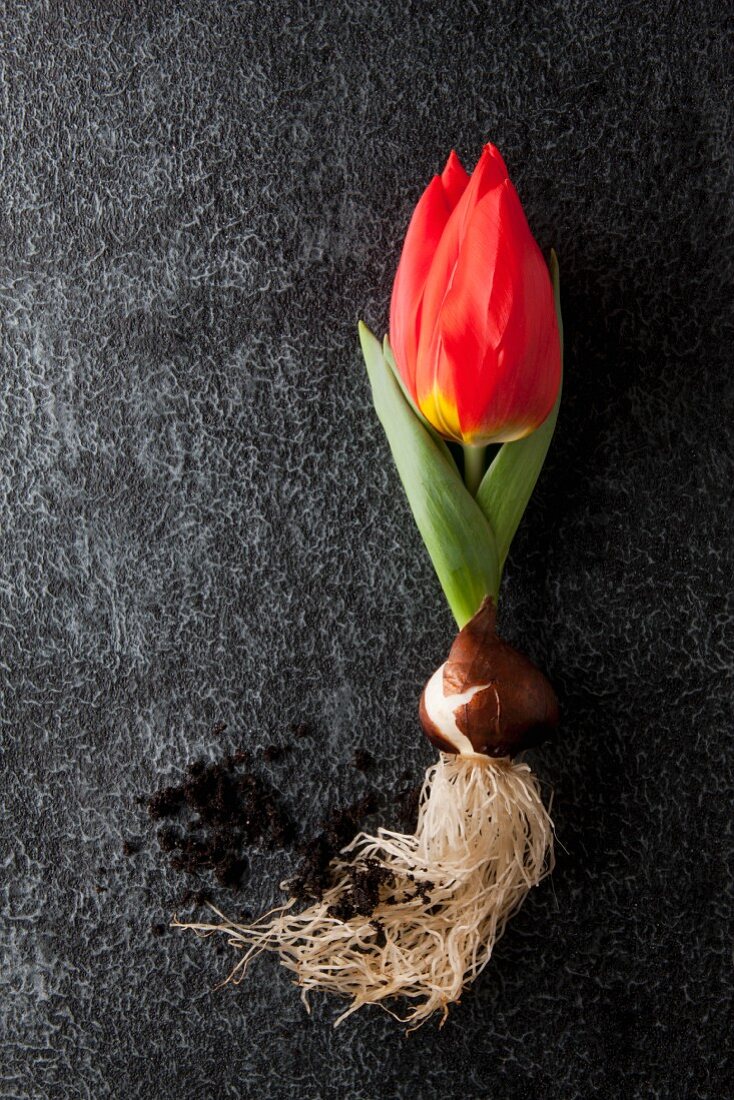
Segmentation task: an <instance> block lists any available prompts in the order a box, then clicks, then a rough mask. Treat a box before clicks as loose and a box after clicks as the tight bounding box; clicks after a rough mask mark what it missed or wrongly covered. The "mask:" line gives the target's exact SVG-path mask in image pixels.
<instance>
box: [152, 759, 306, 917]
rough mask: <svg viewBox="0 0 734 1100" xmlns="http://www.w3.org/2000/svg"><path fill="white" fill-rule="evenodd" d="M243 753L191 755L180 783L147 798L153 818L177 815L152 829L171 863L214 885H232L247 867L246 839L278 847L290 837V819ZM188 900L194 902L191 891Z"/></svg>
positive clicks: (239, 879) (185, 872)
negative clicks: (212, 757) (207, 757)
mask: <svg viewBox="0 0 734 1100" xmlns="http://www.w3.org/2000/svg"><path fill="white" fill-rule="evenodd" d="M248 762H249V757H248V754H247V753H245V752H241V751H240V752H235V753H232V754H231V755H230V756H227V757H225V759H224V761H222V762H219V763H207V762H206V761H204V760H195V761H194V762H193V763H191V764H189V765H188V767H187V768H186V774H185V778H184V780H183V782H182V783H181V784H179V785H178V786H167V787H163V788H161V789H160V790H159V791H156V792H155V794H153V795H151V796H150V798H149V799H148V803H147V805H148V813H149V814H150V816H151V817H152V818H153V820H154V821H159V820H161V819H163V818H173V817H175V818H176V819H177V822H176V824H173V823H172V824H169V825H164V826H163V827H162V828H161V829H159V830H158V844H159V846H160V849H161V851H162V852H165V853H166V855H168V857H169V859H170V864H171V867H172V868H173V869H174V870H176V871H181V872H183V873H184V874H187V875H198V874H200V873H201V872H204V871H211V872H213V874H214V878H215V879H216V881H217V882H218V883H219V885H220V886H225V887H229V888H235V887H237V886H239V885H240V883H241V882H242V880H243V878H244V877H245V875H246V873H247V872H248V870H249V861H248V859H247V856H246V855H245V849H246V848H247V847H248V846H249V845H252V844H265V845H268V846H269V847H283V846H284V845H286V844H287V843H289V841H290V840H291V839H292V837H293V828H292V825H291V822H290V820H289V819H288V817H287V815H286V814H285V812H284V810H283V808H282V807H281V804H280V801H279V799H278V797H277V795H276V793H275V791H274V790H273V788H272V787H271V786H270V784H269V783H268V782H267V780H265V779H264V778H263V777H262V776H260V775H258V774H256V773H255V772H253V771H251V770H249V768H248V767H247V765H248ZM191 900H195V901H198V899H197V898H196V897H195V896H194V895H192V898H191Z"/></svg>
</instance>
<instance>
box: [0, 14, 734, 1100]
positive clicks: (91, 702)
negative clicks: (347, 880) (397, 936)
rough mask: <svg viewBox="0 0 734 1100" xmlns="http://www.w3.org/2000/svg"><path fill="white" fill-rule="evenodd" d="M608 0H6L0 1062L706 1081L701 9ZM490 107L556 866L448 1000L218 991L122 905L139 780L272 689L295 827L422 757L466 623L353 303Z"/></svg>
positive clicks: (727, 646) (718, 943)
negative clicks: (513, 239)
mask: <svg viewBox="0 0 734 1100" xmlns="http://www.w3.org/2000/svg"><path fill="white" fill-rule="evenodd" d="M603 9H604V6H603V5H590V4H586V3H581V2H577V0H571V2H566V0H563V2H561V0H559V2H558V3H555V4H554V3H551V2H547V0H546V2H544V3H537V4H536V3H527V4H522V3H509V4H499V3H497V4H492V5H484V4H482V3H476V4H471V3H467V4H460V3H456V4H447V5H428V4H402V3H379V2H378V3H375V2H374V0H370V2H369V3H368V2H356V0H353V2H349V3H348V2H345V0H341V2H337V3H335V4H333V5H322V4H319V3H314V2H312V3H306V2H302V3H291V4H288V5H282V4H278V3H276V4H267V5H265V4H253V3H230V4H225V5H218V4H216V5H215V4H207V3H201V4H197V3H191V4H180V5H168V4H162V3H148V4H146V5H144V6H142V7H134V6H132V5H130V4H115V5H105V4H91V3H88V4H81V5H80V4H68V5H65V4H64V5H61V4H57V3H44V2H38V0H24V2H18V3H8V4H5V3H3V4H0V15H1V16H2V18H0V36H1V45H2V50H1V53H0V101H1V102H2V131H1V132H0V177H1V178H2V187H1V188H0V212H1V214H2V216H1V218H0V237H1V240H2V246H1V248H0V320H1V324H2V387H1V390H0V436H1V438H2V444H1V447H0V506H1V512H0V537H1V539H2V556H1V557H0V621H1V622H2V644H1V651H0V676H1V677H2V693H3V695H2V708H1V710H0V720H1V721H2V767H3V780H2V782H3V803H4V811H3V817H2V855H1V861H2V862H1V865H2V868H3V871H2V880H1V886H2V912H3V915H2V950H3V961H2V969H1V972H0V984H1V985H2V1002H1V1004H2V1030H1V1034H2V1043H3V1052H2V1057H0V1065H1V1067H2V1068H1V1070H0V1073H1V1074H2V1081H3V1085H2V1096H3V1097H13V1098H18V1100H20V1098H30V1097H33V1098H34V1100H35V1098H41V1097H44V1098H45V1097H52V1098H54V1100H60V1098H64V1100H65V1098H67V1097H68V1098H72V1097H74V1098H94V1100H97V1098H100V1097H120V1098H127V1097H141V1098H156V1100H165V1098H168V1097H171V1098H173V1097H186V1098H189V1097H190V1098H199V1097H202V1098H204V1097H248V1098H249V1097H252V1098H261V1097H264V1098H280V1097H283V1098H291V1097H292V1098H294V1100H295V1098H299V1100H315V1098H319V1100H332V1098H339V1100H341V1098H343V1097H348V1098H350V1100H381V1098H383V1097H384V1098H393V1097H396V1098H397V1097H456V1098H459V1097H460V1098H462V1100H467V1098H474V1100H479V1098H487V1100H489V1098H490V1097H491V1098H498V1097H501V1098H515V1097H518V1098H519V1097H528V1098H533V1100H536V1098H537V1100H542V1098H544V1097H554V1098H562V1100H571V1098H574V1097H580V1098H581V1097H583V1098H586V1097H589V1096H592V1095H594V1096H602V1097H604V1096H609V1097H661V1098H663V1097H664V1098H666V1100H670V1098H678V1097H681V1098H683V1097H685V1098H693V1097H706V1098H718V1097H721V1096H724V1095H726V1085H725V1072H726V1058H727V1036H728V1030H727V1027H726V1018H727V1007H728V1004H729V1001H728V994H729V993H730V991H731V951H730V943H729V938H728V935H727V914H728V902H727V893H728V892H730V887H731V875H730V874H729V873H728V872H727V868H726V860H727V856H728V855H730V854H731V817H730V813H731V811H730V800H731V786H730V778H731V773H730V771H729V770H728V769H729V765H730V759H727V752H730V751H731V741H730V740H729V739H728V738H729V735H730V731H731V709H730V701H731V693H732V681H731V673H732V654H731V637H732V636H731V622H732V609H731V602H730V598H729V587H730V582H731V576H732V557H731V541H730V533H729V530H728V521H729V505H728V503H727V501H726V497H727V493H728V492H729V491H730V489H731V481H732V455H731V450H730V449H729V444H730V441H729V439H728V438H727V435H728V433H729V430H730V424H731V413H732V386H731V380H730V379H731V375H730V369H729V362H728V360H729V351H730V342H731V324H730V322H731V315H730V313H729V312H728V299H729V295H730V291H731V286H732V278H731V276H732V252H731V236H730V233H731V225H732V220H731V197H730V196H731V176H730V173H729V168H730V163H729V153H730V148H731V139H732V130H731V123H730V114H729V108H728V106H727V95H728V92H727V83H726V54H725V38H726V33H727V31H728V30H729V29H730V27H729V26H727V25H726V24H725V23H724V22H723V20H724V19H725V15H724V13H725V10H726V7H725V5H720V4H719V3H718V2H713V0H712V2H710V3H702V2H696V3H687V4H686V3H670V4H659V5H654V4H653V5H647V4H642V3H632V4H627V5H611V6H609V9H608V10H603ZM488 138H491V139H493V140H494V141H495V142H496V143H497V144H498V145H499V146H500V148H501V149H502V150H503V152H504V154H505V156H506V158H507V160H508V163H509V165H510V168H511V171H512V174H513V176H514V178H515V180H516V183H517V186H518V188H519V191H520V194H521V196H522V198H523V200H524V202H525V205H526V208H527V211H528V215H529V218H530V222H531V224H532V226H533V227H534V230H535V232H536V234H537V236H538V239H539V241H540V242H541V244H542V245H543V246H544V247H548V246H550V245H551V244H552V245H555V247H556V249H557V250H558V253H559V256H560V260H561V270H562V276H563V300H564V307H565V317H566V328H567V346H568V355H567V388H566V397H565V402H564V406H563V409H562V414H561V419H560V423H559V429H558V434H557V439H556V442H555V445H554V448H553V451H552V454H551V457H550V461H549V463H548V466H547V468H546V471H545V473H544V474H543V477H542V481H541V483H540V486H539V489H538V492H537V495H536V497H535V499H534V502H533V504H532V506H531V508H530V511H529V513H528V516H527V518H526V521H525V523H524V526H523V528H522V530H521V533H520V534H519V536H518V538H517V541H516V543H515V546H514V549H513V553H512V558H511V562H510V565H509V568H508V570H507V575H506V584H505V588H504V593H503V605H502V623H503V627H504V631H505V633H506V634H507V636H508V637H510V638H511V639H513V640H514V641H516V642H518V643H519V644H521V645H522V646H523V647H524V648H525V649H526V650H527V651H528V652H529V653H530V654H532V655H533V656H534V657H535V658H536V659H537V660H539V661H540V662H541V663H542V664H543V665H544V666H545V667H546V668H547V669H548V670H549V672H550V673H551V675H552V677H553V678H554V681H555V683H556V684H557V686H558V689H559V692H560V694H561V696H562V702H563V710H564V730H563V737H562V740H561V741H560V743H558V744H557V745H556V746H554V747H551V748H548V749H546V750H544V751H542V752H539V753H537V754H536V756H535V758H534V759H535V764H536V766H537V768H538V770H539V772H540V774H541V776H542V778H543V780H544V781H545V782H546V783H547V784H549V785H551V786H552V787H553V788H554V790H555V818H556V821H557V827H558V835H559V841H560V851H559V860H558V867H557V871H556V874H555V876H554V879H553V882H552V884H546V885H545V886H544V887H543V888H542V889H541V890H539V891H538V892H537V895H536V896H534V897H533V898H532V899H531V901H530V902H529V903H528V904H527V906H526V907H525V909H524V911H523V912H522V913H521V915H520V916H519V917H518V919H517V920H516V921H515V922H514V924H513V926H512V929H511V931H510V932H509V933H508V935H507V936H506V938H505V940H504V941H503V942H502V944H501V946H500V948H499V949H498V951H497V953H496V957H495V960H494V962H493V964H492V966H491V968H490V969H489V970H488V971H487V972H486V973H485V975H484V976H483V978H482V980H481V981H480V982H479V983H478V985H477V986H476V988H475V989H474V990H473V992H472V993H471V995H468V996H467V997H466V998H465V1002H464V1004H462V1005H461V1006H460V1007H459V1008H458V1009H456V1010H455V1011H454V1012H453V1013H452V1015H451V1017H450V1019H449V1021H448V1023H447V1025H446V1026H445V1027H444V1028H443V1030H442V1031H440V1032H437V1031H436V1030H435V1028H434V1027H433V1026H428V1027H426V1028H424V1030H422V1031H420V1032H419V1033H417V1034H414V1035H412V1036H410V1037H409V1038H407V1039H406V1038H405V1037H404V1036H403V1034H402V1032H401V1031H400V1030H399V1029H398V1028H397V1026H396V1025H395V1024H394V1023H393V1022H392V1021H391V1020H390V1019H389V1018H388V1017H387V1016H385V1015H383V1014H382V1013H380V1012H379V1011H377V1010H374V1011H372V1010H368V1011H365V1012H363V1013H361V1014H360V1015H359V1016H358V1017H357V1018H354V1019H352V1020H350V1021H349V1022H348V1023H347V1024H346V1025H345V1026H344V1027H343V1028H341V1029H339V1030H337V1031H334V1030H333V1029H332V1027H331V1021H332V1020H333V1017H334V1006H333V1005H332V1004H329V1003H326V1002H324V1001H322V1000H318V999H317V1001H316V1003H315V1006H314V1012H313V1015H312V1016H311V1017H310V1018H309V1017H307V1016H306V1015H305V1013H304V1011H303V1009H302V1007H301V1004H300V1002H299V999H298V996H297V994H296V991H295V990H294V988H293V987H292V985H291V984H290V983H289V981H288V977H287V975H286V974H285V973H284V972H283V971H281V970H280V969H279V968H278V967H277V965H276V964H275V963H273V962H272V961H270V960H268V961H265V962H263V963H262V964H260V965H259V966H258V967H257V969H256V970H255V971H254V972H253V974H252V979H251V980H250V981H249V982H248V984H247V985H246V987H241V988H240V989H238V990H231V989H227V990H224V991H220V992H217V993H212V992H211V990H212V987H213V986H214V984H215V983H216V981H217V980H218V979H219V978H220V977H222V976H223V975H224V974H225V972H226V965H227V958H224V957H218V956H217V955H216V954H215V953H214V951H213V948H212V945H210V944H201V943H199V942H198V941H196V940H194V939H190V938H186V937H184V936H180V935H174V934H170V935H166V936H165V937H163V938H160V939H155V938H153V937H152V936H151V935H150V932H149V928H150V925H151V922H155V921H162V920H166V919H167V918H168V916H169V914H170V912H171V908H172V906H173V904H174V902H175V899H176V897H177V892H180V883H179V882H178V881H177V880H176V879H175V877H174V876H172V874H171V872H170V871H168V870H167V869H166V868H165V867H164V865H163V863H162V860H161V857H160V854H159V853H157V851H156V848H155V844H154V843H152V842H150V829H149V826H148V825H147V823H146V821H145V814H144V812H143V811H142V810H141V809H140V808H139V807H137V806H136V805H135V801H134V799H135V796H136V795H138V794H140V792H141V791H146V790H150V789H151V788H152V787H153V786H155V785H156V784H157V783H158V782H160V779H161V776H165V777H170V779H171V780H174V779H177V778H178V777H179V776H180V774H181V768H182V766H183V765H184V763H185V762H186V761H187V760H190V759H192V758H194V757H195V756H197V755H201V754H204V755H208V756H210V757H211V756H213V755H214V754H216V753H217V752H219V751H221V750H220V748H219V746H220V745H221V744H223V743H226V744H228V745H229V744H233V745H237V744H240V745H244V746H250V747H251V748H253V749H255V750H257V749H258V748H259V747H261V746H263V745H265V744H266V743H267V742H269V741H271V740H273V739H275V740H277V739H278V738H282V736H283V735H284V731H286V730H287V728H288V725H289V723H291V722H293V721H300V720H309V721H311V722H312V723H313V724H314V727H315V730H316V736H315V737H314V739H313V740H312V741H311V742H310V743H307V744H306V745H305V747H302V748H300V749H299V750H298V752H296V753H292V754H291V756H290V757H289V758H288V760H287V761H286V762H284V763H282V764H275V763H273V764H271V765H263V770H264V771H267V772H268V774H269V775H270V777H271V778H272V779H273V781H274V782H275V784H276V785H277V786H279V788H280V789H281V790H282V792H283V795H284V797H285V798H286V799H287V800H288V801H289V803H290V805H291V807H292V808H293V810H294V812H296V813H297V814H298V815H299V817H300V820H301V822H302V826H303V828H304V829H305V830H308V829H309V828H313V826H314V824H315V822H316V821H317V819H318V817H319V815H320V814H321V813H323V812H325V810H326V809H327V808H329V807H330V806H332V805H334V804H335V803H338V802H343V801H345V800H350V799H352V798H354V797H355V796H357V795H359V794H360V793H362V792H363V791H364V790H365V789H367V787H369V786H370V785H374V786H382V787H384V789H385V790H386V791H389V790H391V789H392V788H393V787H394V786H395V784H396V782H397V781H398V776H399V775H400V773H401V772H403V771H404V770H406V769H409V770H411V771H412V772H413V773H414V774H415V775H416V777H417V776H419V774H420V773H421V770H422V769H423V768H424V767H425V766H426V765H427V763H428V762H429V761H430V759H431V751H430V749H429V747H428V746H427V745H426V744H424V743H423V741H422V740H421V737H420V735H419V733H418V730H417V726H416V721H415V703H416V698H417V694H418V691H419V687H420V685H421V683H422V681H423V680H424V678H425V677H426V676H427V675H428V674H429V673H430V672H431V671H432V669H433V668H434V666H435V665H436V664H437V663H438V662H439V661H440V660H442V659H443V655H444V653H445V650H446V648H447V645H448V643H449V641H450V638H451V634H452V624H451V620H450V616H449V614H448V612H447V610H446V609H445V608H444V607H443V604H442V598H441V594H440V591H439V588H438V585H437V583H436V581H435V580H434V578H433V576H432V573H431V568H430V565H429V564H428V561H427V558H426V556H425V555H424V553H423V550H422V547H421V544H420V541H419V537H418V535H417V533H416V531H415V530H414V528H413V526H412V522H411V519H410V517H409V514H408V511H407V507H406V504H405V501H404V499H403V497H402V495H401V491H400V489H399V485H398V481H397V478H396V475H395V473H394V471H393V469H392V468H391V466H390V462H389V457H388V450H387V446H386V443H385V440H384V438H383V436H382V434H381V431H380V428H379V426H378V424H377V422H376V420H375V417H374V415H373V413H372V411H371V407H370V401H369V395H368V389H367V385H366V379H365V375H364V371H363V367H362V365H361V363H360V359H359V355H358V351H357V344H356V334H355V325H356V321H357V318H358V317H359V316H363V317H365V319H366V320H367V321H368V322H369V323H370V324H372V325H373V326H374V328H375V329H376V330H377V331H379V332H382V331H383V330H384V327H385V324H386V320H387V305H388V300H389V291H390V285H391V279H392V274H393V271H394V268H395V265H396V261H397V258H398V254H399V248H400V243H401V239H402V234H403V233H404V230H405V227H406V224H407V220H408V218H409V215H410V212H411V209H412V206H413V204H414V202H415V200H416V199H417V197H418V195H419V193H420V190H421V188H422V186H423V185H424V183H425V182H426V181H427V180H428V178H429V177H430V175H431V174H432V173H433V172H434V171H435V170H436V169H437V168H438V167H440V166H441V163H442V161H443V158H444V157H445V155H446V153H447V152H448V150H449V148H450V147H451V145H455V146H456V148H457V149H458V151H459V152H460V154H462V155H463V156H464V158H465V159H466V161H467V162H468V163H469V164H471V163H473V162H474V160H475V159H476V157H477V155H478V153H479V151H480V148H481V145H482V142H483V141H484V140H486V139H488ZM216 721H226V722H228V723H229V729H228V731H227V733H226V734H225V735H224V736H223V738H220V739H219V741H218V742H217V743H216V744H215V739H214V738H213V737H212V735H211V732H210V731H211V727H212V725H213V723H215V722H216ZM357 745H362V746H365V747H367V748H369V749H370V750H371V751H372V752H373V753H374V754H375V756H376V763H375V766H374V769H373V771H372V773H371V775H370V776H369V777H367V778H365V777H363V776H360V775H359V774H358V773H357V772H355V771H354V769H353V768H352V767H350V764H349V759H350V756H351V754H352V752H353V749H354V747H355V746H357ZM130 836H140V837H145V838H147V839H148V843H146V846H145V848H144V850H143V851H142V852H141V853H140V854H139V855H138V856H137V857H135V858H134V859H132V860H126V859H125V858H123V856H122V854H121V845H122V842H123V839H124V838H126V837H130ZM290 866H292V857H291V856H289V855H287V854H281V855H269V854H256V855H253V858H252V865H251V877H250V881H249V883H248V884H247V886H246V888H245V889H244V890H243V891H242V894H241V896H240V897H239V898H238V899H237V904H238V905H248V906H250V907H251V908H253V909H256V908H259V907H260V906H261V905H265V904H267V903H268V902H269V901H271V900H272V899H273V898H275V897H277V896H278V895H277V888H276V884H277V882H278V880H279V878H280V877H282V875H283V874H284V873H285V872H286V870H287V868H288V867H290ZM97 887H103V888H104V889H103V890H102V891H99V890H98V889H97Z"/></svg>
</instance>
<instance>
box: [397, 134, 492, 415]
mask: <svg viewBox="0 0 734 1100" xmlns="http://www.w3.org/2000/svg"><path fill="white" fill-rule="evenodd" d="M506 179H507V169H506V168H505V164H504V161H503V160H502V157H500V155H499V153H498V152H497V150H496V149H495V148H494V146H493V145H487V146H485V149H484V152H483V153H482V156H481V158H480V160H479V163H478V164H477V166H476V168H475V169H474V171H473V173H472V177H471V180H470V181H469V185H468V187H467V188H466V190H465V191H464V193H463V195H462V196H461V199H460V201H459V203H458V205H457V207H456V209H455V210H454V212H453V214H452V215H451V217H450V218H449V220H448V223H447V225H446V228H445V229H444V232H443V235H442V237H441V241H440V244H439V246H438V248H437V249H436V254H435V256H434V259H433V263H432V264H431V269H430V272H429V274H428V278H427V280H426V285H425V290H424V293H423V311H422V314H421V325H420V333H419V343H418V353H417V359H418V370H417V375H416V387H417V391H418V399H419V400H420V399H421V397H423V396H425V395H426V394H427V393H428V392H430V391H431V390H432V389H433V386H434V383H435V381H436V374H437V371H438V369H439V360H440V359H441V358H442V357H441V354H440V347H441V342H442V331H441V326H440V324H439V321H440V317H441V313H442V309H443V305H444V302H445V300H446V297H447V295H448V294H449V292H450V290H451V287H452V284H453V280H454V278H455V276H456V271H457V265H458V264H459V262H460V254H461V252H462V247H463V242H464V239H465V238H466V235H467V232H468V231H469V226H470V224H471V221H472V217H473V215H474V212H475V210H476V209H477V207H478V205H479V204H480V203H482V201H483V200H484V198H485V196H486V195H487V194H489V193H491V192H493V191H496V190H497V189H498V188H499V187H501V185H502V184H503V183H504V181H505V180H506ZM489 270H491V268H490V269H489ZM486 278H487V268H486V267H485V268H484V270H482V271H481V273H480V279H479V282H480V284H484V283H485V282H486ZM441 375H442V378H441V380H440V385H441V390H442V392H443V393H445V394H446V396H447V397H449V398H452V399H455V394H454V390H455V387H456V386H459V385H460V379H458V378H454V375H453V371H452V370H451V368H450V367H449V369H448V370H445V371H441Z"/></svg>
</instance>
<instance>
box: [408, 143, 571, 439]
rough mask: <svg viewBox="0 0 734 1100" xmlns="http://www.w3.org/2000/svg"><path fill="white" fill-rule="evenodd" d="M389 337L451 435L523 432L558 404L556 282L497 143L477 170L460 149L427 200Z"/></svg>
mask: <svg viewBox="0 0 734 1100" xmlns="http://www.w3.org/2000/svg"><path fill="white" fill-rule="evenodd" d="M390 343H391V345H392V350H393V354H394V356H395V360H396V363H397V366H398V369H399V371H400V374H401V376H402V379H403V382H404V384H405V386H406V388H407V390H408V392H409V393H410V395H411V397H412V399H413V401H414V403H415V404H416V406H417V407H418V408H419V409H420V411H421V412H422V413H423V415H424V416H425V417H426V419H427V420H428V421H429V422H430V423H431V424H432V425H433V427H434V428H436V430H437V431H438V432H440V434H441V435H443V436H444V437H445V438H447V439H451V440H454V441H455V442H458V443H462V444H464V445H468V446H484V445H486V444H488V443H503V442H509V441H511V440H515V439H521V438H523V436H526V435H529V434H530V432H532V431H534V430H535V429H536V428H538V427H540V425H541V424H542V423H543V421H544V420H545V419H546V417H547V416H548V414H549V413H550V411H551V409H552V408H553V404H554V402H555V399H556V395H557V393H558V388H559V385H560V379H561V355H560V340H559V332H558V323H557V318H556V311H555V306H554V300H553V291H552V287H551V280H550V277H549V273H548V268H547V266H546V264H545V261H544V260H543V257H542V255H541V252H540V249H539V248H538V246H537V244H536V242H535V240H534V239H533V236H532V233H531V232H530V229H529V227H528V223H527V221H526V218H525V214H524V212H523V209H522V206H521V204H520V200H519V198H518V196H517V192H516V191H515V188H514V187H513V185H512V183H511V182H510V180H509V177H508V174H507V168H506V167H505V163H504V161H503V159H502V157H501V156H500V153H499V151H498V150H497V149H496V148H495V147H494V146H493V145H486V146H485V148H484V151H483V153H482V156H481V159H480V160H479V163H478V164H477V166H476V168H475V169H474V172H473V174H472V176H471V178H469V176H468V175H467V174H466V172H465V171H464V169H463V167H462V166H461V163H460V161H459V159H458V157H457V156H456V154H455V153H451V155H450V156H449V159H448V161H447V163H446V167H445V169H444V171H443V173H442V175H440V176H436V177H434V179H433V180H432V182H431V183H430V184H429V186H428V187H427V189H426V190H425V192H424V194H423V196H422V198H421V199H420V201H419V203H418V205H417V207H416V210H415V212H414V214H413V218H412V220H411V223H410V226H409V228H408V233H407V236H406V238H405V244H404V246H403V252H402V256H401V259H400V265H399V267H398V271H397V275H396V277H395V284H394V287H393V294H392V304H391V308H390Z"/></svg>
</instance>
